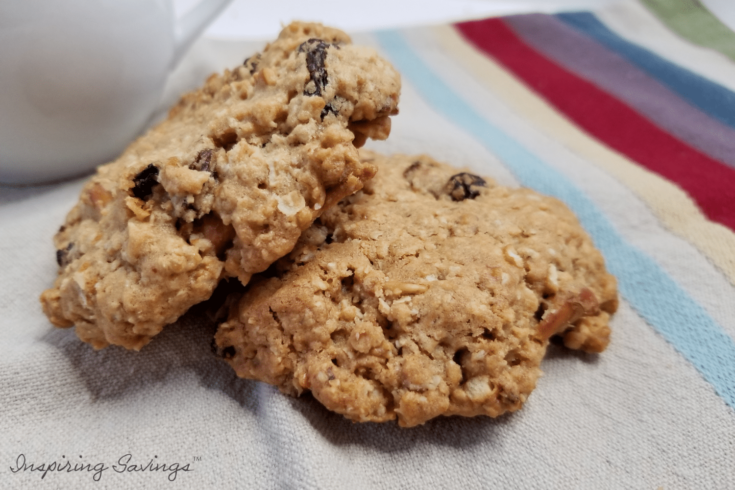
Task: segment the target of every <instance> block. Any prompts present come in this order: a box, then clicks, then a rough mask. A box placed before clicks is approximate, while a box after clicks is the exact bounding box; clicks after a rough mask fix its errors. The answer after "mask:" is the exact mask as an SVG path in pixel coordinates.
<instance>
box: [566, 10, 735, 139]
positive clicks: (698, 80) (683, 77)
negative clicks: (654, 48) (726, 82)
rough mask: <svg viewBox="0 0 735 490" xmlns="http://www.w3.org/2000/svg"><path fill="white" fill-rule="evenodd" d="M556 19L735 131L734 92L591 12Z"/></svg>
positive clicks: (571, 14)
mask: <svg viewBox="0 0 735 490" xmlns="http://www.w3.org/2000/svg"><path fill="white" fill-rule="evenodd" d="M556 17H557V18H559V19H560V20H562V21H563V22H564V23H566V24H567V25H569V26H571V27H573V28H574V29H576V30H578V31H579V32H582V33H583V34H586V35H587V36H590V37H591V38H593V39H595V40H597V42H599V43H601V44H603V45H605V46H607V48H608V49H610V50H612V51H614V52H616V53H618V54H619V55H620V56H623V57H624V58H626V59H627V60H628V61H630V62H631V63H633V64H635V65H636V66H638V67H639V68H640V69H642V70H644V71H645V72H647V73H648V74H649V75H651V76H652V77H654V78H656V80H658V81H659V82H660V83H662V84H663V85H666V86H667V87H669V88H670V89H671V90H672V91H674V92H676V93H677V94H679V96H680V97H681V98H683V99H684V100H686V101H688V102H689V103H690V104H692V105H694V106H696V107H698V108H699V109H700V110H702V111H704V112H706V113H707V114H708V115H710V116H711V117H713V118H715V119H717V120H719V121H721V122H723V123H724V124H727V125H728V126H730V127H732V128H735V93H733V92H731V91H730V90H728V89H726V88H725V87H723V86H722V85H719V84H717V83H715V82H712V81H711V80H708V79H707V78H704V77H702V76H701V75H698V74H696V73H693V72H691V71H689V70H687V69H685V68H682V67H680V66H679V65H676V64H674V63H672V62H670V61H668V60H666V59H664V58H662V57H660V56H659V55H657V54H654V53H652V52H650V51H648V50H646V49H644V48H641V47H640V46H638V45H636V44H634V43H631V42H629V41H626V40H625V39H623V38H622V37H620V36H619V35H617V34H616V33H614V32H613V31H612V30H610V29H609V28H608V27H607V26H606V25H605V24H603V23H602V22H601V21H600V20H599V19H598V18H597V17H595V16H594V15H593V14H591V13H589V12H579V13H570V14H557V15H556Z"/></svg>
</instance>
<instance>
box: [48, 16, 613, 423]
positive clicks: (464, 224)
mask: <svg viewBox="0 0 735 490" xmlns="http://www.w3.org/2000/svg"><path fill="white" fill-rule="evenodd" d="M399 90H400V79H399V75H398V74H397V73H396V72H395V70H394V69H393V68H392V67H391V66H390V64H389V63H387V62H386V61H384V60H382V59H381V58H380V57H379V56H378V55H377V54H376V53H375V52H374V51H372V50H370V49H367V48H360V47H356V46H353V45H351V44H349V38H348V37H347V36H346V35H345V34H344V33H342V32H341V31H337V30H334V29H329V28H325V27H323V26H320V25H314V24H300V23H296V24H292V25H290V26H288V27H286V28H285V29H284V31H283V32H282V33H281V35H280V36H279V38H278V39H277V40H276V41H275V42H274V43H272V44H270V45H269V46H268V47H266V49H265V50H264V51H263V53H262V54H261V55H256V56H254V57H251V58H249V59H248V60H247V61H246V62H245V64H244V65H243V66H241V67H238V68H237V69H235V70H234V71H232V72H226V73H225V74H224V75H222V76H212V77H210V79H209V80H208V81H207V83H206V85H205V86H204V87H203V88H202V89H200V90H198V91H196V92H194V93H192V94H189V95H187V96H185V97H184V98H183V99H182V100H181V102H180V103H179V104H178V105H177V106H176V107H175V108H174V109H172V111H171V114H170V115H169V118H168V119H167V120H166V121H165V122H164V123H162V124H161V125H159V126H158V127H157V128H155V129H154V130H152V131H151V132H149V133H148V134H146V135H145V136H143V137H141V138H140V139H139V140H138V141H136V142H135V143H134V144H133V145H131V146H130V148H128V150H126V152H125V153H124V154H123V155H122V156H121V157H120V158H119V159H118V160H117V161H115V162H113V163H111V164H108V165H106V166H103V167H101V168H100V169H99V171H98V172H97V174H96V175H95V176H94V177H93V178H92V179H91V181H90V182H89V183H88V184H87V185H86V186H85V188H84V190H83V191H82V196H81V199H80V202H79V204H77V206H76V207H75V208H74V209H73V210H72V211H71V212H70V214H69V216H68V217H67V221H66V223H65V224H64V226H62V229H61V230H60V231H59V233H58V234H57V236H56V238H55V241H56V245H57V249H58V252H57V259H58V262H59V266H60V275H59V277H58V278H57V280H56V283H55V286H54V288H52V289H50V290H48V291H46V292H44V293H43V295H42V297H41V300H42V303H43V306H44V311H45V312H46V314H47V316H48V317H49V319H51V321H52V322H53V323H54V324H55V325H57V326H59V327H68V326H72V325H76V331H77V334H78V335H79V337H80V338H81V339H82V340H84V341H86V342H89V343H91V344H92V345H93V346H94V347H95V348H102V347H105V346H107V345H109V344H116V345H122V346H124V347H127V348H131V349H140V348H141V347H142V346H143V345H145V344H146V343H147V342H149V341H150V339H151V338H152V337H153V336H155V335H156V334H157V333H159V332H160V331H161V329H162V328H163V327H164V326H165V325H167V324H169V323H172V322H173V321H175V320H176V319H177V318H178V317H179V316H181V315H182V314H183V313H184V312H186V311H187V310H188V309H189V308H190V307H191V306H193V305H194V304H196V303H199V302H201V301H204V300H206V299H207V298H209V296H210V295H211V294H212V292H213V290H214V288H215V287H216V285H217V283H218V282H219V281H221V280H222V279H224V278H228V277H232V278H237V279H238V280H239V282H241V283H242V284H243V285H247V286H248V287H247V288H246V289H245V290H244V293H238V296H237V297H233V298H231V299H230V301H229V304H230V305H231V307H230V313H229V318H228V319H227V320H226V321H225V322H223V323H222V324H221V325H220V327H219V330H218V332H217V335H216V337H215V344H214V345H215V348H216V350H217V352H218V354H219V355H220V356H221V357H223V358H224V359H225V360H226V361H227V362H228V363H230V364H231V365H232V367H233V368H234V369H235V371H236V372H237V374H238V375H239V376H241V377H245V378H250V379H257V380H261V381H265V382H268V383H271V384H274V385H276V386H278V387H279V388H280V389H281V391H283V392H284V393H288V394H292V395H299V394H301V393H302V392H304V391H306V390H310V391H311V392H312V393H313V395H314V396H315V398H317V399H318V400H319V401H320V402H321V403H323V404H324V405H325V406H326V407H327V408H329V409H330V410H334V411H336V412H338V413H341V414H343V415H345V416H346V417H348V418H350V419H352V420H355V421H386V420H392V419H396V418H397V419H398V422H399V424H400V425H402V426H413V425H417V424H421V423H424V422H426V421H427V420H429V419H431V418H433V417H436V416H438V415H452V414H458V415H465V416H473V415H479V414H485V415H490V416H497V415H500V414H502V413H504V412H506V411H512V410H516V409H518V408H520V407H521V405H522V404H523V403H524V402H525V400H526V398H527V396H528V394H529V393H530V392H531V391H532V390H533V388H534V387H535V382H536V379H537V378H538V376H539V375H540V369H539V364H540V361H541V359H542V357H543V355H544V353H545V351H546V347H547V345H548V341H549V338H550V337H552V336H560V337H561V338H563V341H564V343H565V344H566V345H567V346H568V347H570V348H573V349H583V350H585V351H589V352H600V351H602V350H603V349H604V348H605V347H606V346H607V343H608V338H609V332H610V331H609V328H608V319H609V315H610V314H612V313H613V312H614V311H615V309H616V307H617V293H616V286H615V279H614V278H613V277H612V276H611V275H609V274H608V273H607V272H606V270H605V267H604V261H603V258H602V256H601V255H600V253H599V252H598V251H597V250H596V249H595V248H594V246H593V244H592V242H591V240H590V238H589V236H588V235H587V234H586V233H585V232H584V231H583V229H582V228H581V226H580V225H579V223H578V221H577V220H576V218H575V217H574V215H573V214H572V213H571V212H570V211H569V210H568V209H567V208H566V206H564V205H563V204H562V203H561V202H559V201H557V200H555V199H552V198H548V197H544V196H541V195H538V194H536V193H534V192H533V191H530V190H527V189H508V188H505V187H501V186H498V185H495V184H494V183H493V182H492V181H491V180H490V179H483V178H480V177H478V176H475V175H472V174H469V173H466V172H460V171H459V170H457V169H454V168H452V167H450V166H448V165H445V164H441V163H438V162H436V161H434V160H432V159H431V158H430V157H427V156H421V157H407V156H394V157H383V156H380V155H377V154H373V153H370V152H365V151H363V152H361V153H359V152H358V150H357V147H359V146H361V145H362V144H363V143H364V141H365V140H366V138H374V139H383V138H385V137H387V136H388V133H389V132H390V119H389V116H390V115H393V114H396V113H397V110H398V109H397V104H398V95H399ZM376 172H377V175H376ZM363 186H364V189H362V190H360V189H361V188H363ZM266 269H267V273H265V274H259V273H262V272H264V271H266Z"/></svg>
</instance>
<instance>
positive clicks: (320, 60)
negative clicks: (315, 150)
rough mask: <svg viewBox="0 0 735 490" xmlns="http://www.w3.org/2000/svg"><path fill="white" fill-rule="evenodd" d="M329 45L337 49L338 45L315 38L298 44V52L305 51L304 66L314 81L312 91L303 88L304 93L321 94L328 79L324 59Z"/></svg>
mask: <svg viewBox="0 0 735 490" xmlns="http://www.w3.org/2000/svg"><path fill="white" fill-rule="evenodd" d="M330 46H335V47H336V48H337V49H339V46H336V45H334V44H329V43H325V42H324V41H322V40H321V39H316V38H311V39H309V40H308V41H304V42H303V43H301V46H299V53H306V68H307V69H308V70H309V77H310V78H311V81H313V82H314V87H315V88H314V91H313V92H308V91H307V90H304V95H318V96H321V95H322V90H323V89H324V87H326V85H327V81H328V79H327V70H326V69H325V68H324V61H325V60H326V59H327V48H328V47H330ZM322 117H323V116H322Z"/></svg>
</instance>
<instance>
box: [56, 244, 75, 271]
mask: <svg viewBox="0 0 735 490" xmlns="http://www.w3.org/2000/svg"><path fill="white" fill-rule="evenodd" d="M73 246H74V244H73V243H69V245H67V246H66V248H62V249H59V250H57V251H56V263H57V264H59V267H66V266H67V265H68V264H69V262H71V261H70V260H69V252H70V251H71V248H72V247H73Z"/></svg>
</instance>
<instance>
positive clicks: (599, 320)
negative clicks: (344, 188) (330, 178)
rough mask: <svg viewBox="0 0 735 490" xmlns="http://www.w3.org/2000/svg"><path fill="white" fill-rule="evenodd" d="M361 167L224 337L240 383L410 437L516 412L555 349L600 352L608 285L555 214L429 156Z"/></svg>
mask: <svg viewBox="0 0 735 490" xmlns="http://www.w3.org/2000/svg"><path fill="white" fill-rule="evenodd" d="M364 155H365V159H366V161H368V160H374V161H373V162H372V163H374V164H376V165H377V167H378V174H377V176H376V177H375V178H374V179H373V180H372V181H370V182H369V183H368V184H366V186H365V188H364V189H363V190H362V191H361V192H358V193H357V194H355V195H353V196H351V197H348V198H346V199H344V200H343V201H342V202H341V203H339V204H338V205H337V206H335V207H334V208H332V209H330V210H328V211H327V212H325V213H324V214H323V215H322V216H321V218H320V219H319V220H317V221H316V222H315V223H314V225H312V227H311V228H310V229H309V230H308V231H307V232H305V233H304V235H303V236H302V238H301V240H300V241H299V243H298V244H297V245H296V247H295V248H294V250H293V251H292V252H291V253H290V254H289V255H287V256H286V257H284V258H282V259H281V260H279V261H278V262H276V263H275V264H274V265H273V266H272V267H271V268H270V269H269V270H268V271H267V272H266V273H265V274H264V275H263V276H262V277H259V278H258V279H257V280H255V281H254V282H253V283H251V285H250V286H249V287H248V289H247V290H246V291H245V293H244V294H243V296H242V297H241V298H240V299H239V302H237V303H235V304H236V306H235V307H233V308H232V309H231V312H230V316H229V318H228V320H227V321H225V322H224V323H222V324H221V325H220V326H219V329H218V331H217V334H216V336H215V344H214V347H215V348H216V352H217V354H219V355H220V356H222V357H223V358H224V359H225V360H226V361H227V362H228V363H229V364H230V365H231V366H232V367H233V368H234V369H235V371H236V372H237V374H238V376H240V377H243V378H250V379H256V380H260V381H265V382H267V383H271V384H273V385H276V386H278V387H279V389H280V390H281V391H282V392H284V393H287V394H290V395H299V394H301V393H303V392H304V391H306V390H311V392H312V394H313V396H314V397H315V398H316V399H317V400H319V401H320V402H321V403H322V404H323V405H324V406H325V407H327V408H328V409H329V410H333V411H335V412H338V413H340V414H342V415H344V416H345V417H347V418H349V419H351V420H353V421H359V422H364V421H373V422H383V421H387V420H392V419H396V418H397V419H398V423H399V424H400V425H401V426H404V427H410V426H415V425H418V424H423V423H424V422H426V421H427V420H429V419H432V418H434V417H437V416H439V415H462V416H475V415H488V416H491V417H495V416H498V415H500V414H502V413H504V412H508V411H514V410H517V409H519V408H521V406H522V404H523V403H524V402H525V401H526V399H527V397H528V395H529V394H530V393H531V391H532V390H533V389H534V387H535V384H536V380H537V378H538V377H539V376H540V374H541V370H540V368H539V365H540V362H541V359H542V358H543V356H544V354H545V351H546V348H547V345H548V342H549V338H550V337H552V336H560V337H561V338H562V339H563V341H564V342H565V343H566V344H567V346H569V347H571V348H574V349H582V350H585V351H589V352H600V351H602V350H604V349H605V347H606V346H607V344H608V341H609V334H610V330H609V327H608V319H609V318H610V315H611V314H612V313H613V312H614V311H615V310H616V308H617V292H616V281H615V278H614V277H613V276H611V275H610V274H608V273H607V272H606V270H605V265H604V260H603V257H602V255H601V254H600V252H599V251H598V250H597V249H596V248H595V247H594V245H593V243H592V241H591V239H590V237H589V236H588V235H587V233H585V231H584V230H583V229H582V227H581V226H580V224H579V222H578V221H577V219H576V217H575V216H574V214H573V213H572V212H571V211H570V210H569V209H568V208H567V207H566V206H565V205H564V204H563V203H562V202H560V201H558V200H557V199H554V198H550V197H545V196H542V195H539V194H537V193H536V192H534V191H531V190H529V189H511V188H507V187H502V186H499V185H496V184H495V183H494V182H493V181H492V180H491V179H488V178H482V177H479V176H477V175H473V174H471V173H468V172H462V171H459V170H457V169H455V168H452V167H450V166H448V165H446V164H442V163H438V162H436V161H434V160H432V159H431V158H429V157H427V156H419V157H409V156H394V157H390V158H384V157H380V156H377V155H371V154H369V153H364Z"/></svg>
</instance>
